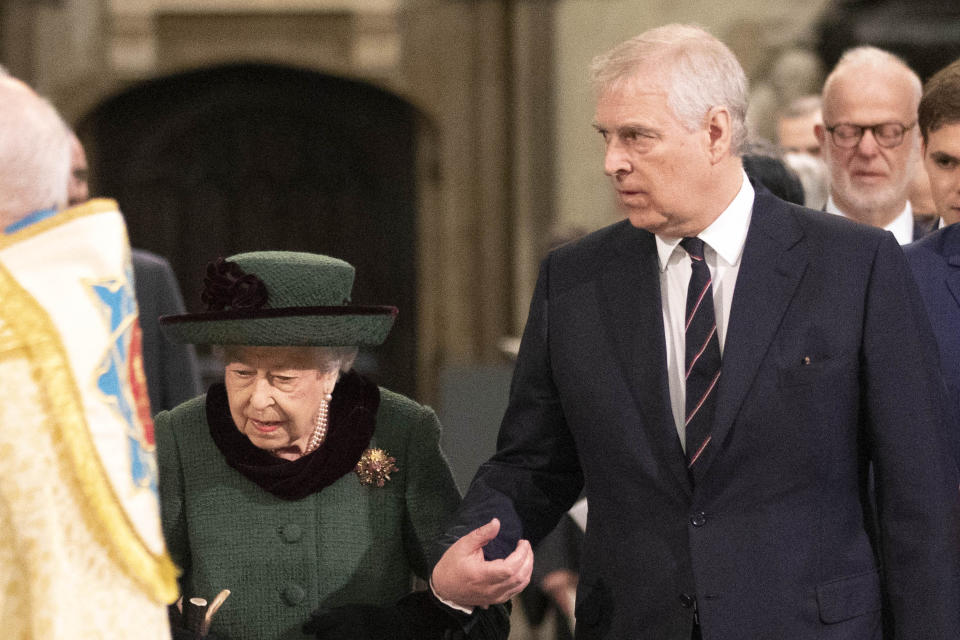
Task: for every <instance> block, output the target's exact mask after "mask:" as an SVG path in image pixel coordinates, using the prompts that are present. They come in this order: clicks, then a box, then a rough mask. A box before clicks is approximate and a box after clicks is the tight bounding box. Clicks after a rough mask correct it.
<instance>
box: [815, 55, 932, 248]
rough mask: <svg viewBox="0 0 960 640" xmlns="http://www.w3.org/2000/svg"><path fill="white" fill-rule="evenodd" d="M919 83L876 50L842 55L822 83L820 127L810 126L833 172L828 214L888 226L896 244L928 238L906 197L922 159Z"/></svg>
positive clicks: (907, 70)
mask: <svg viewBox="0 0 960 640" xmlns="http://www.w3.org/2000/svg"><path fill="white" fill-rule="evenodd" d="M920 92H921V85H920V78H919V77H917V74H916V73H914V72H913V70H912V69H910V67H908V66H907V65H906V63H905V62H904V61H903V60H901V59H900V58H898V57H896V56H895V55H893V54H892V53H889V52H887V51H883V50H882V49H877V48H876V47H857V48H854V49H851V50H849V51H847V52H846V53H844V54H843V56H842V57H841V58H840V60H839V62H837V65H836V67H834V69H833V71H831V72H830V75H829V76H827V80H826V82H824V84H823V123H820V124H817V125H815V126H814V133H815V134H816V137H817V139H818V140H819V141H820V146H821V148H822V150H823V159H824V162H826V164H827V169H828V170H829V172H830V197H829V198H828V199H827V204H826V206H825V210H826V211H829V212H830V213H834V214H837V215H841V216H844V217H846V218H850V219H851V220H856V221H857V222H862V223H864V224H869V225H873V226H875V227H880V228H881V229H886V230H887V231H890V232H891V233H893V235H894V236H895V237H896V238H897V241H898V242H899V243H900V244H907V243H909V242H913V241H914V240H917V239H919V238H921V237H923V236H924V235H925V234H927V233H929V231H930V228H929V224H928V223H921V222H919V221H917V220H915V219H914V217H913V209H912V208H911V204H910V201H909V200H908V195H909V192H910V182H911V179H912V178H913V175H914V171H915V168H916V166H917V163H918V161H919V155H918V150H919V145H918V144H917V143H918V139H919V137H918V135H917V128H916V123H917V103H918V102H919V101H920Z"/></svg>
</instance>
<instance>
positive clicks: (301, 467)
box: [207, 371, 380, 500]
mask: <svg viewBox="0 0 960 640" xmlns="http://www.w3.org/2000/svg"><path fill="white" fill-rule="evenodd" d="M379 406H380V389H378V388H377V385H375V384H374V383H372V382H370V381H369V380H367V379H366V378H364V377H363V376H361V375H359V374H357V373H354V372H352V371H349V372H347V373H345V374H343V375H341V376H340V380H339V381H338V382H337V386H336V387H334V389H333V400H332V401H331V402H330V428H329V430H328V431H327V437H326V439H325V440H324V442H323V444H322V445H320V448H319V449H317V450H316V451H314V452H313V453H310V454H307V455H305V456H303V457H302V458H298V459H297V460H283V459H281V458H277V457H276V456H274V455H272V454H271V453H269V452H268V451H265V450H263V449H260V448H258V447H256V446H254V445H253V443H251V442H250V439H249V438H247V436H245V435H243V434H242V433H240V430H239V429H237V425H236V424H234V422H233V418H232V417H231V415H230V406H229V404H228V403H227V388H226V387H225V386H224V385H223V383H217V384H214V385H212V386H211V387H210V390H209V391H208V392H207V424H209V425H210V435H211V436H212V437H213V441H214V443H216V445H217V448H218V449H220V452H221V453H222V454H223V456H224V458H226V460H227V464H229V465H230V466H231V467H233V468H234V469H236V470H237V471H239V472H240V473H242V474H243V475H244V476H246V477H247V478H249V479H250V480H252V481H253V482H255V483H256V484H257V485H259V486H260V487H261V488H262V489H264V490H265V491H269V492H270V493H272V494H273V495H275V496H277V497H278V498H283V499H284V500H299V499H301V498H305V497H307V496H309V495H311V494H313V493H316V492H318V491H321V490H322V489H323V488H324V487H327V486H329V485H331V484H333V483H334V482H335V481H337V480H339V479H340V478H341V477H342V476H344V475H346V474H348V473H350V472H351V471H353V469H354V468H355V467H356V465H357V461H359V460H360V456H361V455H363V452H364V451H365V450H366V448H367V445H369V444H370V438H372V437H373V429H374V427H375V426H376V416H377V408H378V407H379Z"/></svg>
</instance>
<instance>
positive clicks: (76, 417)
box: [0, 200, 178, 603]
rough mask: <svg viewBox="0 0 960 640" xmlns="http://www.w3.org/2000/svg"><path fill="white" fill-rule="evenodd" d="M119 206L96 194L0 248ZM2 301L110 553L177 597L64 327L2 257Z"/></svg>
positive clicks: (163, 596)
mask: <svg viewBox="0 0 960 640" xmlns="http://www.w3.org/2000/svg"><path fill="white" fill-rule="evenodd" d="M115 211H116V204H115V203H113V202H112V201H109V200H94V201H91V202H89V203H87V204H85V205H81V206H79V207H74V208H73V209H70V210H68V211H66V212H62V213H60V214H57V215H56V216H54V217H52V218H48V219H46V220H42V221H40V222H38V223H36V224H35V225H31V226H30V227H27V228H25V229H22V230H21V231H18V232H16V233H14V234H12V235H10V236H4V237H2V238H0V249H2V248H6V247H8V246H11V245H13V244H15V243H16V242H20V241H23V240H24V239H26V238H30V237H33V236H35V235H37V234H38V233H41V232H42V231H46V230H49V229H51V228H54V227H56V226H58V225H60V224H65V223H68V222H70V221H73V220H75V219H77V218H80V217H83V216H86V215H91V214H95V213H104V212H115ZM35 227H36V229H35ZM0 300H3V305H2V306H0V314H2V316H3V319H4V324H6V327H5V329H6V330H4V331H2V332H0V348H2V349H3V350H4V351H8V350H12V349H24V350H25V351H26V352H27V353H28V354H29V361H30V369H31V375H32V377H33V379H34V382H35V383H36V384H37V387H38V389H39V397H40V399H41V400H40V401H41V403H42V404H43V409H44V411H45V414H46V416H47V418H46V424H44V425H43V427H44V428H46V429H48V430H49V431H50V433H51V434H52V436H53V437H52V440H53V442H54V446H56V447H57V450H56V452H55V453H56V454H57V458H58V459H59V460H61V461H63V463H64V464H63V466H64V469H65V470H66V473H65V476H66V480H67V482H69V483H70V485H71V490H72V491H73V493H74V495H76V496H78V497H79V500H78V504H79V505H80V506H81V509H80V510H81V512H82V513H83V514H84V517H85V520H86V523H87V525H88V526H89V528H90V530H91V531H92V532H93V534H94V537H95V538H96V539H97V540H98V541H99V542H100V543H101V544H102V545H103V547H104V548H105V549H106V550H107V553H108V555H109V556H110V557H111V558H112V559H113V560H114V561H115V562H116V563H117V564H118V565H119V566H120V567H122V568H123V570H124V571H125V572H126V573H127V574H128V575H129V576H130V577H131V579H132V580H133V581H134V582H135V583H137V584H138V585H139V586H140V587H141V588H142V589H144V591H145V592H146V593H147V595H148V596H149V597H151V598H152V599H154V600H155V601H157V602H160V603H170V602H173V601H174V600H175V599H176V598H177V591H178V589H177V582H176V577H177V574H178V570H177V568H176V566H175V565H174V564H173V562H172V560H171V559H170V556H169V555H168V554H167V553H166V552H165V551H164V552H163V553H160V554H155V553H153V552H152V551H151V550H150V549H149V548H148V546H147V545H146V544H145V543H144V541H143V540H142V538H141V537H140V534H139V533H138V532H137V530H136V527H135V526H134V525H133V523H132V522H131V520H130V517H129V515H128V514H127V512H126V510H125V509H124V508H123V506H122V504H121V502H120V500H119V498H118V497H117V494H116V491H115V489H114V487H113V484H112V482H111V481H110V478H109V476H108V474H107V472H106V470H105V469H104V467H103V464H102V462H101V460H100V456H99V454H98V452H97V448H96V445H95V444H94V442H93V439H92V437H91V435H90V431H89V429H88V426H87V420H86V413H85V409H84V405H83V401H82V398H81V393H80V390H79V388H78V387H77V385H76V382H75V380H74V379H73V375H72V373H71V371H72V369H71V365H70V361H69V358H68V356H67V353H66V349H65V347H64V345H63V342H62V341H61V339H60V335H59V333H58V332H57V330H56V328H55V326H54V325H53V322H52V320H51V319H50V316H49V315H48V313H47V311H46V310H45V309H44V308H43V307H42V306H41V305H40V304H39V303H38V302H37V300H36V299H35V298H34V297H33V296H32V295H30V293H29V292H28V291H27V290H26V289H24V288H23V287H22V286H21V285H20V283H19V282H17V280H16V279H15V278H14V277H13V275H12V274H11V273H10V272H9V270H8V269H7V268H6V266H5V265H4V264H3V263H2V262H0ZM77 597H82V594H77Z"/></svg>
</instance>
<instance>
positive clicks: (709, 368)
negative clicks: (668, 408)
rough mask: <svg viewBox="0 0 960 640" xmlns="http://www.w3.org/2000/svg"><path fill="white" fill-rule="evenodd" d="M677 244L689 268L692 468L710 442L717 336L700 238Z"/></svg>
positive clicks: (687, 361)
mask: <svg viewBox="0 0 960 640" xmlns="http://www.w3.org/2000/svg"><path fill="white" fill-rule="evenodd" d="M680 246H682V247H683V248H684V249H685V250H686V252H687V253H688V254H689V255H690V265H691V267H692V271H691V273H690V286H689V288H688V289H687V316H686V325H685V326H686V328H685V356H684V365H685V366H684V368H685V371H686V380H687V396H686V438H685V440H686V443H685V444H686V452H687V467H688V468H690V469H692V468H693V465H695V464H696V463H697V460H699V459H700V457H701V455H702V454H703V452H704V450H705V449H706V448H707V445H709V444H710V429H711V426H712V424H713V411H714V407H715V405H716V403H717V394H716V388H717V381H718V380H719V379H720V339H719V337H718V336H717V320H716V317H715V316H714V314H713V288H712V287H711V282H712V279H711V277H710V269H709V267H707V263H706V261H704V259H703V240H701V239H700V238H684V239H683V240H681V241H680ZM691 477H692V476H691Z"/></svg>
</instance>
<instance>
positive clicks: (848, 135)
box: [826, 122, 917, 149]
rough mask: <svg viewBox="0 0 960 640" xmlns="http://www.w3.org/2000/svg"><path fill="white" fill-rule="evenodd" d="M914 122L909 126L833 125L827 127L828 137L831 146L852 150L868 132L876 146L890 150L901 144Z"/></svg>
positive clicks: (882, 124) (895, 123)
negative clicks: (864, 133) (831, 141)
mask: <svg viewBox="0 0 960 640" xmlns="http://www.w3.org/2000/svg"><path fill="white" fill-rule="evenodd" d="M916 124H917V123H916V122H913V123H911V124H900V123H899V122H881V123H880V124H873V125H870V126H865V125H859V124H849V123H843V124H835V125H833V126H832V127H827V128H826V129H827V131H829V132H830V137H831V138H833V144H835V145H837V146H838V147H840V148H842V149H852V148H854V147H855V146H857V145H858V144H860V139H861V138H863V132H864V131H869V132H870V133H872V134H873V139H874V140H876V141H877V144H878V145H880V146H881V147H884V148H886V149H891V148H893V147H896V146H898V145H899V144H900V143H901V142H903V135H904V134H905V133H906V132H907V131H909V130H910V129H912V128H913V127H914V125H916Z"/></svg>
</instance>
